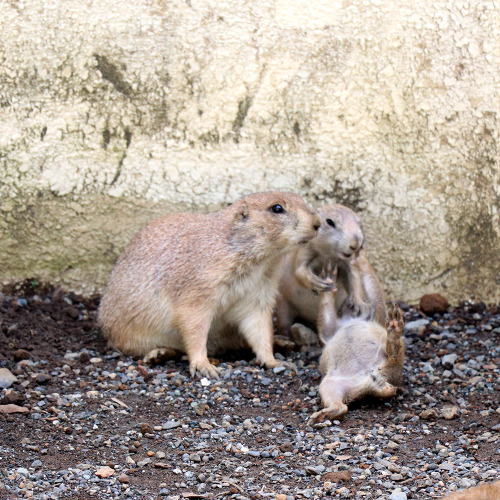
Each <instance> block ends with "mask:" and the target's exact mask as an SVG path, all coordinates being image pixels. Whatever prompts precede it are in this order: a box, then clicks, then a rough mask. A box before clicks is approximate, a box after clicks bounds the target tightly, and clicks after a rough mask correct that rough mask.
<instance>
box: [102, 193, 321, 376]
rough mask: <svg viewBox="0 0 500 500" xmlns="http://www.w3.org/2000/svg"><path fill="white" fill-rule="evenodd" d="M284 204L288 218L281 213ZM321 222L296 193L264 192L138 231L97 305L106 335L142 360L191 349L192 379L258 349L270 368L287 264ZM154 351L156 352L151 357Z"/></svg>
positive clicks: (167, 218)
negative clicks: (243, 350) (223, 356)
mask: <svg viewBox="0 0 500 500" xmlns="http://www.w3.org/2000/svg"><path fill="white" fill-rule="evenodd" d="M275 205H281V206H282V207H283V208H284V209H285V213H273V212H272V210H271V207H273V206H275ZM319 224H320V220H319V217H318V215H317V214H315V213H314V212H313V211H312V210H311V209H310V208H309V207H308V206H307V205H306V204H305V203H304V201H303V200H302V198H301V197H300V196H298V195H296V194H293V193H282V192H270V193H257V194H253V195H250V196H247V197H246V198H243V199H241V200H239V201H238V202H236V203H234V204H233V205H231V206H229V207H227V208H225V209H223V210H220V211H218V212H214V213H211V214H192V213H181V214H170V215H165V216H163V217H160V218H159V219H157V220H155V221H153V222H152V223H151V224H149V225H148V226H146V227H145V228H144V229H143V230H142V231H140V232H139V233H138V234H137V235H136V236H135V237H134V239H133V240H132V241H131V242H130V244H129V245H128V246H127V248H126V249H125V251H124V252H123V254H122V255H121V256H120V258H119V259H118V262H117V264H116V266H115V268H114V270H113V272H112V273H111V277H110V279H109V283H108V286H107V289H106V292H105V294H104V296H103V298H102V301H101V306H100V309H99V322H100V324H101V326H102V329H103V331H104V334H105V335H106V337H107V338H108V339H109V340H110V341H111V342H112V343H113V344H114V345H115V346H116V347H117V348H118V349H120V350H121V351H123V352H124V353H126V354H130V355H135V356H146V359H150V358H151V357H155V356H158V355H160V356H166V357H171V356H174V355H176V354H181V353H187V355H188V358H189V364H190V369H191V373H192V374H193V375H194V374H195V372H196V371H198V372H199V373H201V374H202V375H205V376H212V377H216V376H217V369H216V368H215V367H214V366H213V365H211V364H210V362H209V360H208V357H207V355H208V354H215V353H220V352H222V351H224V350H226V349H233V348H236V349H237V348H240V347H244V346H245V347H248V346H250V347H251V348H252V349H253V351H254V353H255V355H256V356H257V360H258V361H259V362H260V363H262V364H265V365H266V366H268V367H272V366H276V365H278V364H280V363H279V362H278V361H277V360H276V359H275V358H274V355H273V329H272V317H271V311H272V308H273V305H274V302H275V296H276V292H277V287H278V281H279V266H280V261H281V259H282V257H283V255H284V253H286V252H287V251H290V250H293V249H294V248H296V247H297V246H299V245H303V244H306V243H307V242H308V241H309V240H311V238H313V237H314V236H315V235H316V230H317V228H318V226H319ZM148 354H149V356H148Z"/></svg>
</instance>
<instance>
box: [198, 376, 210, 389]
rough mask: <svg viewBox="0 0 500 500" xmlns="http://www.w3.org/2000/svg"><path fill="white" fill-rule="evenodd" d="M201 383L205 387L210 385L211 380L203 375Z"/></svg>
mask: <svg viewBox="0 0 500 500" xmlns="http://www.w3.org/2000/svg"><path fill="white" fill-rule="evenodd" d="M200 384H201V385H202V386H203V387H208V386H209V385H210V380H208V378H206V377H203V378H202V379H201V380H200Z"/></svg>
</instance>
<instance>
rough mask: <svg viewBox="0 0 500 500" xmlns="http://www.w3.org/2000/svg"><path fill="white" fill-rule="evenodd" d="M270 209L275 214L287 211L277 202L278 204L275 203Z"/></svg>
mask: <svg viewBox="0 0 500 500" xmlns="http://www.w3.org/2000/svg"><path fill="white" fill-rule="evenodd" d="M269 210H271V212H272V213H273V214H284V213H285V209H284V208H283V207H282V206H281V205H279V204H278V203H276V205H273V206H272V207H271V208H270V209H269Z"/></svg>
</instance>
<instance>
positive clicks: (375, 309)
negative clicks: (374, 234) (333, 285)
mask: <svg viewBox="0 0 500 500" xmlns="http://www.w3.org/2000/svg"><path fill="white" fill-rule="evenodd" d="M319 213H320V216H321V227H320V228H319V231H318V235H317V236H316V238H314V239H312V240H311V241H310V242H309V243H308V244H307V245H306V246H304V247H302V248H299V249H297V250H296V251H295V252H292V253H290V254H288V255H287V256H286V257H285V259H284V262H283V267H282V272H281V282H280V288H279V295H278V299H277V304H276V326H277V330H278V333H280V334H281V335H289V333H290V327H291V326H292V324H293V322H294V320H295V319H297V318H300V319H302V320H305V321H306V322H307V323H308V324H310V325H313V326H315V325H316V320H317V317H318V311H319V303H320V298H319V296H318V293H319V292H322V291H324V290H328V287H329V285H328V283H326V282H325V281H324V280H323V279H322V278H321V277H320V276H319V274H320V272H321V270H322V269H326V267H327V266H331V267H332V268H336V269H337V294H336V297H335V310H336V314H337V316H343V315H345V314H347V315H349V316H359V317H360V318H364V319H370V320H375V321H377V322H378V323H379V324H381V325H385V319H386V307H385V301H384V292H383V290H382V286H381V284H380V282H379V280H378V279H377V276H376V274H375V271H374V270H373V268H372V267H371V265H370V263H369V262H368V260H367V258H366V256H365V254H364V250H363V244H364V236H363V231H362V229H361V221H360V219H359V217H358V216H357V215H356V213H355V212H353V211H352V210H350V209H349V208H347V207H344V206H342V205H327V206H325V207H323V208H321V209H319Z"/></svg>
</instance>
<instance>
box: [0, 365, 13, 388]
mask: <svg viewBox="0 0 500 500" xmlns="http://www.w3.org/2000/svg"><path fill="white" fill-rule="evenodd" d="M14 382H17V377H16V376H15V375H14V374H13V373H12V372H11V371H10V370H8V369H7V368H0V389H7V388H8V387H10V386H11V385H12V384H13V383H14Z"/></svg>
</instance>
